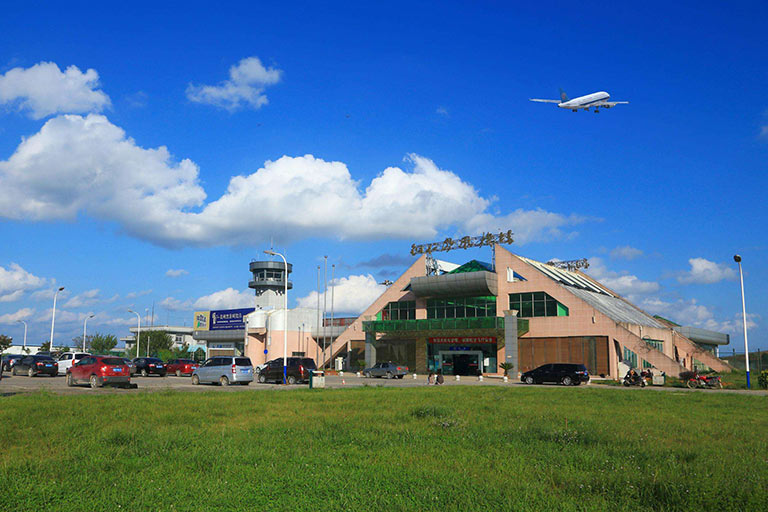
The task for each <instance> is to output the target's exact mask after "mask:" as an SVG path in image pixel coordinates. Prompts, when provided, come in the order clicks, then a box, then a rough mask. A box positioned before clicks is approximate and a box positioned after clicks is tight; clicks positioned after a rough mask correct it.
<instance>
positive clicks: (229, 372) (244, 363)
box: [192, 356, 253, 386]
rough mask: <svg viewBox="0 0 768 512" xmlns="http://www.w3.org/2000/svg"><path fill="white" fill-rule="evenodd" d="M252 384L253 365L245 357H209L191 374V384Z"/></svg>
mask: <svg viewBox="0 0 768 512" xmlns="http://www.w3.org/2000/svg"><path fill="white" fill-rule="evenodd" d="M251 382H253V365H252V364H251V360H250V359H249V358H247V357H232V356H218V357H211V358H210V359H208V360H207V361H206V362H205V363H203V364H202V366H200V367H198V368H197V369H196V370H195V371H193V372H192V384H194V385H197V384H203V383H210V384H216V383H218V384H220V385H222V386H229V385H230V384H242V385H244V386H247V385H248V384H250V383H251Z"/></svg>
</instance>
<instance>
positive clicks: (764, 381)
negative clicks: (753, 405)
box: [757, 370, 768, 389]
mask: <svg viewBox="0 0 768 512" xmlns="http://www.w3.org/2000/svg"><path fill="white" fill-rule="evenodd" d="M757 383H758V384H760V387H761V388H763V389H768V370H763V371H761V372H760V375H758V376H757Z"/></svg>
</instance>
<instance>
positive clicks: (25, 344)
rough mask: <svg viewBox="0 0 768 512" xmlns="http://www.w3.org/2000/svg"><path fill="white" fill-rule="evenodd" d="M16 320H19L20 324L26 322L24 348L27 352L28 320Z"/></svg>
mask: <svg viewBox="0 0 768 512" xmlns="http://www.w3.org/2000/svg"><path fill="white" fill-rule="evenodd" d="M16 321H17V322H19V323H20V324H24V348H23V350H24V352H26V351H27V322H25V321H24V320H16Z"/></svg>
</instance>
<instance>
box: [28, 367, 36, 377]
mask: <svg viewBox="0 0 768 512" xmlns="http://www.w3.org/2000/svg"><path fill="white" fill-rule="evenodd" d="M27 375H28V376H30V377H34V376H35V370H33V369H32V368H30V369H29V370H27Z"/></svg>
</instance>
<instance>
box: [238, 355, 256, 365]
mask: <svg viewBox="0 0 768 512" xmlns="http://www.w3.org/2000/svg"><path fill="white" fill-rule="evenodd" d="M235 366H253V365H252V364H251V359H250V358H249V357H236V358H235Z"/></svg>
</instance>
